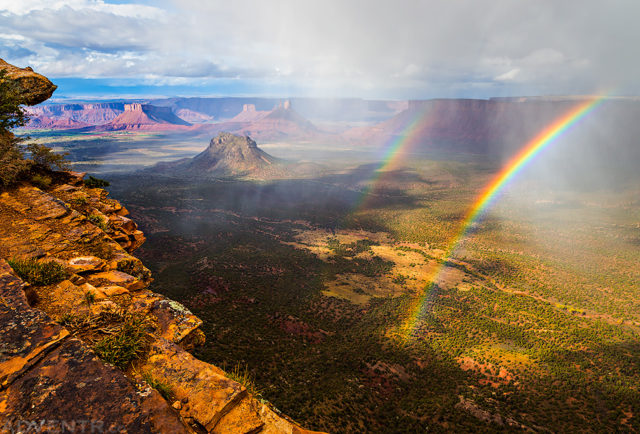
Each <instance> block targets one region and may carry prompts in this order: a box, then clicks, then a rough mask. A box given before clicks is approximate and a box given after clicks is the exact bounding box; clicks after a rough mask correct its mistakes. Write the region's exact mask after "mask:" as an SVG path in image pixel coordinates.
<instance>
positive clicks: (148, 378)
mask: <svg viewBox="0 0 640 434" xmlns="http://www.w3.org/2000/svg"><path fill="white" fill-rule="evenodd" d="M142 379H143V380H144V381H145V382H146V383H147V384H148V385H149V386H150V387H151V388H153V389H156V390H157V391H158V392H159V393H160V395H162V397H163V398H164V399H166V400H167V401H173V400H174V398H175V396H174V394H173V390H172V389H171V386H169V385H168V384H167V383H164V382H162V381H160V380H158V379H157V378H155V377H154V376H153V375H152V374H151V372H149V371H147V372H145V373H143V374H142Z"/></svg>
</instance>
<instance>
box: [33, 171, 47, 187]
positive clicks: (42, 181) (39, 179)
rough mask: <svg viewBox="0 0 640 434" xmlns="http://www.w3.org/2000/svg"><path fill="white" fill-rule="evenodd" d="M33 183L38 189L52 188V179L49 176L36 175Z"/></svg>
mask: <svg viewBox="0 0 640 434" xmlns="http://www.w3.org/2000/svg"><path fill="white" fill-rule="evenodd" d="M31 182H33V184H34V185H35V186H36V187H38V188H42V189H46V188H49V187H50V186H51V177H50V176H47V175H40V174H36V175H33V176H32V177H31Z"/></svg>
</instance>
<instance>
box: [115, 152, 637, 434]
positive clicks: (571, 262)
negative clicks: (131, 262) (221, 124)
mask: <svg viewBox="0 0 640 434" xmlns="http://www.w3.org/2000/svg"><path fill="white" fill-rule="evenodd" d="M375 170H376V167H375V166H367V165H363V166H360V167H352V168H345V169H344V170H342V171H340V172H336V174H335V175H327V176H325V177H322V178H320V179H306V180H279V181H278V180H274V181H263V182H255V181H244V180H236V181H229V180H227V181H226V182H219V181H207V182H198V183H194V182H192V181H187V180H184V181H181V180H179V179H173V178H172V179H169V178H160V177H158V178H154V177H149V176H145V177H137V176H135V175H130V176H120V177H117V176H114V177H112V178H110V179H111V181H112V194H113V196H114V197H116V198H118V199H120V200H122V201H123V202H125V203H126V204H127V206H128V207H129V208H130V210H131V211H132V214H133V215H134V218H135V220H136V221H138V222H139V223H140V225H141V227H142V229H143V230H144V232H145V233H146V234H147V235H148V238H149V240H148V241H147V243H146V244H145V245H144V246H143V248H141V249H140V251H139V252H140V256H141V258H142V259H143V260H144V262H145V263H146V264H148V265H149V266H150V268H152V271H153V273H154V277H155V279H156V280H155V282H154V283H153V289H154V290H155V291H156V292H160V293H163V294H165V295H167V296H169V297H171V298H174V299H177V300H179V301H181V302H182V303H184V304H185V305H186V306H187V307H189V309H191V310H192V311H193V312H194V313H195V314H196V315H197V316H199V317H200V318H202V319H203V320H204V325H203V330H204V332H205V333H206V335H207V344H206V345H205V347H204V348H203V349H202V350H201V351H200V354H199V356H200V357H201V358H203V359H205V360H207V361H210V362H212V363H215V364H217V365H225V364H226V365H227V366H229V367H233V366H240V367H242V368H244V367H246V368H247V370H248V372H249V373H250V374H251V375H252V376H253V377H254V379H255V383H256V384H257V386H258V387H259V388H260V389H261V393H262V395H263V396H264V397H265V398H266V399H268V400H269V401H271V402H273V403H274V404H275V405H276V406H277V407H278V408H279V409H280V410H282V411H283V412H285V413H286V414H289V415H291V416H292V417H294V418H295V419H296V420H297V421H299V422H300V423H302V424H303V425H305V426H308V427H310V428H315V429H322V430H326V431H331V432H362V431H369V432H391V431H394V432H416V431H424V430H426V429H429V430H432V431H446V430H454V429H455V431H457V432H463V431H476V430H478V429H483V430H505V429H507V430H514V431H517V430H534V431H546V430H549V431H554V432H564V431H587V432H588V431H592V432H595V431H599V432H602V431H613V430H622V431H638V430H640V418H639V416H638V413H639V412H640V406H639V404H638V403H639V402H640V391H639V389H638V385H639V384H640V369H638V368H639V367H640V346H639V345H638V342H639V331H640V305H639V304H640V297H638V295H639V294H638V291H639V290H640V289H639V288H640V270H639V269H638V268H637V263H638V262H639V260H640V244H639V243H638V240H639V239H640V231H639V230H638V226H637V215H638V213H639V212H640V202H638V201H637V199H636V198H637V191H635V190H633V189H632V188H628V187H627V188H621V189H617V190H616V191H607V192H602V191H587V192H579V193H577V192H566V191H565V192H563V191H554V190H552V189H546V188H537V187H536V185H535V184H534V185H533V187H532V185H531V183H530V182H531V180H524V181H523V184H522V186H520V187H518V186H516V187H514V189H513V190H512V191H510V192H508V194H507V195H506V196H505V197H504V199H503V200H501V201H500V203H499V204H497V206H496V207H495V208H494V209H493V210H492V212H491V213H490V214H489V215H487V216H486V218H485V219H484V220H482V222H481V223H480V224H479V226H478V227H477V228H476V230H475V231H474V232H473V234H472V235H471V236H470V237H469V238H468V239H467V240H466V241H465V242H464V243H463V244H462V245H461V247H460V248H459V249H458V250H456V254H455V257H454V258H452V259H450V260H448V261H447V262H446V264H444V269H445V272H444V274H443V276H444V277H443V278H441V279H439V280H438V283H437V284H436V285H434V286H432V285H430V281H431V279H432V275H433V272H434V270H435V269H436V268H439V267H440V266H442V265H443V264H442V261H443V253H444V251H445V250H446V248H447V247H448V242H450V240H451V239H452V238H453V236H454V234H455V233H456V231H457V230H458V228H459V224H460V221H461V220H462V218H463V216H464V213H465V211H466V209H467V207H468V206H469V204H470V203H472V202H473V199H474V197H476V195H477V194H478V191H479V188H480V186H482V185H484V184H485V183H486V182H487V181H488V180H489V179H490V177H491V175H492V173H494V170H495V168H493V167H491V166H490V165H486V164H484V163H481V162H455V161H442V160H441V161H434V160H428V161H427V160H416V161H414V162H413V163H411V164H407V165H406V167H402V168H399V169H395V170H393V171H389V172H385V173H378V174H377V175H378V176H376V177H375V179H378V183H377V184H376V185H371V184H370V180H371V179H372V176H371V175H372V174H373V173H374V172H375ZM527 182H529V184H527ZM518 188H520V189H521V190H518ZM523 192H526V193H527V194H526V195H524V194H523Z"/></svg>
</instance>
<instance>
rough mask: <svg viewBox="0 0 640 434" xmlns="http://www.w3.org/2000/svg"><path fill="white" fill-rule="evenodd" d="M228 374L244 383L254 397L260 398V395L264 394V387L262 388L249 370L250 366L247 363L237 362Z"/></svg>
mask: <svg viewBox="0 0 640 434" xmlns="http://www.w3.org/2000/svg"><path fill="white" fill-rule="evenodd" d="M226 374H227V377H229V378H231V379H232V380H234V381H237V382H238V383H240V384H242V385H243V386H244V387H245V388H246V389H247V391H248V392H249V393H250V394H252V395H253V396H254V397H256V398H259V397H260V396H262V389H260V388H259V387H258V385H257V384H256V382H255V379H254V378H253V375H251V373H250V372H249V367H248V366H247V365H244V366H240V363H237V364H236V365H235V366H234V367H233V370H231V371H227V372H226Z"/></svg>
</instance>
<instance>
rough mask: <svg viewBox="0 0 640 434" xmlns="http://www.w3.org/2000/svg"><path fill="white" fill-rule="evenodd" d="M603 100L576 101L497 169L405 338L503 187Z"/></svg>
mask: <svg viewBox="0 0 640 434" xmlns="http://www.w3.org/2000/svg"><path fill="white" fill-rule="evenodd" d="M603 100H604V97H594V98H592V99H589V100H587V101H585V102H583V103H581V104H579V105H577V106H576V107H574V108H572V109H571V110H569V111H568V112H567V113H565V114H564V115H562V116H560V117H559V118H558V119H556V121H555V122H553V123H552V124H551V125H549V126H548V127H547V128H546V129H545V130H543V131H542V132H541V133H540V134H538V135H537V136H536V137H535V138H534V139H533V140H531V141H530V142H528V143H527V145H526V146H524V147H523V148H522V150H521V151H520V152H518V154H516V155H515V156H514V157H513V158H512V159H511V160H510V161H509V162H508V164H506V165H505V166H504V168H503V169H502V170H501V171H500V173H498V174H497V175H496V176H495V177H494V179H493V180H492V181H491V182H490V183H489V184H488V185H487V186H486V187H485V188H484V189H483V192H482V194H481V195H480V196H479V197H478V199H477V200H476V201H475V203H474V205H473V206H472V207H471V208H470V209H469V211H468V212H467V214H466V216H465V219H464V220H463V221H462V223H461V225H460V230H459V231H458V233H457V235H456V236H455V237H454V238H453V239H452V241H451V242H450V243H449V247H448V248H447V250H446V252H445V255H444V257H443V260H442V262H441V263H440V265H438V267H436V269H435V271H434V272H433V275H432V278H431V284H429V285H428V287H427V288H425V291H424V293H423V294H422V296H420V297H417V298H416V300H415V301H414V303H412V306H411V308H410V314H409V317H408V319H407V320H406V321H405V323H404V325H403V327H402V331H403V333H405V334H406V335H405V338H408V337H409V336H411V335H412V334H413V332H414V330H415V328H416V326H417V324H418V322H419V320H420V318H421V316H422V314H423V313H424V312H425V311H426V310H427V309H428V308H429V305H430V304H431V301H430V297H431V295H432V293H433V289H434V286H436V285H437V284H438V282H439V279H440V278H441V277H442V272H443V271H444V269H445V268H446V264H447V262H448V260H449V259H451V257H452V255H453V254H454V252H455V250H456V248H457V247H458V245H459V244H460V242H461V241H462V240H464V239H465V238H466V237H467V235H468V234H469V232H470V230H471V228H472V227H473V226H474V223H476V222H477V221H478V220H480V218H481V217H482V216H483V214H484V212H485V211H486V210H487V209H488V208H489V206H490V205H491V204H492V203H493V202H494V201H495V199H496V198H497V197H498V196H499V194H500V192H501V191H502V189H503V188H504V187H505V186H506V185H507V184H508V183H509V182H510V181H511V180H512V179H513V178H514V177H515V176H516V174H518V172H520V171H521V170H522V169H523V168H524V167H525V166H526V165H527V164H528V163H529V162H531V161H532V160H533V159H534V158H535V157H536V155H538V154H539V153H540V152H542V151H543V150H544V149H545V148H546V147H547V146H549V145H550V144H551V143H553V142H554V141H555V139H557V138H558V137H559V136H560V135H561V134H563V133H564V132H566V131H567V130H568V129H569V128H571V127H572V126H573V125H575V124H576V123H577V122H578V121H579V120H580V119H582V118H583V117H584V116H585V115H587V114H588V113H589V112H590V111H591V110H593V109H594V108H595V107H596V106H597V105H598V104H599V103H600V102H601V101H603ZM399 146H401V145H399Z"/></svg>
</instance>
